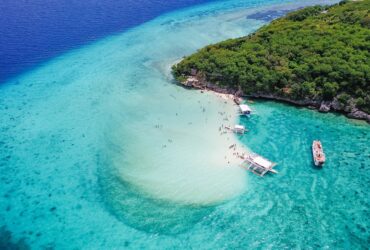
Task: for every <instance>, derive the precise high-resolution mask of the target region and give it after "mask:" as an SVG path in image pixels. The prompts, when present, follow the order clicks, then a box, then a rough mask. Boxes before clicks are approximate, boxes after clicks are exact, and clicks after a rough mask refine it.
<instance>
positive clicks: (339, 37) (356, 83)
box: [172, 0, 370, 123]
mask: <svg viewBox="0 0 370 250" xmlns="http://www.w3.org/2000/svg"><path fill="white" fill-rule="evenodd" d="M369 10H370V0H362V1H360V0H358V1H342V2H340V3H338V4H335V5H332V6H312V7H307V8H304V9H300V10H297V11H294V12H291V13H288V14H287V15H286V16H284V17H282V18H278V19H276V20H274V21H272V22H271V23H270V24H268V25H266V26H264V27H262V28H260V29H259V30H258V31H256V32H255V33H253V34H250V35H248V36H245V37H241V38H237V39H229V40H226V41H223V42H220V43H217V44H213V45H209V46H206V47H205V48H202V49H200V50H199V51H197V52H196V53H195V54H193V55H190V56H186V57H184V58H183V60H182V61H180V62H179V63H177V64H176V65H174V66H173V67H172V72H173V75H174V77H175V79H176V80H177V81H178V82H180V83H181V84H183V85H185V86H187V87H194V88H201V89H210V90H213V91H217V92H222V93H229V94H234V95H236V96H247V97H252V98H266V99H273V100H279V101H285V102H289V103H293V104H296V105H301V106H307V107H312V108H316V109H318V110H320V111H322V112H329V111H336V112H341V113H344V114H346V115H347V116H348V117H351V118H356V119H363V120H366V121H367V122H369V123H370V11H369Z"/></svg>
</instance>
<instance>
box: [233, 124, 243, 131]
mask: <svg viewBox="0 0 370 250" xmlns="http://www.w3.org/2000/svg"><path fill="white" fill-rule="evenodd" d="M234 128H235V129H241V130H244V129H245V127H244V126H243V125H235V127H234Z"/></svg>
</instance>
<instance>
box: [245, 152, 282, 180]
mask: <svg viewBox="0 0 370 250" xmlns="http://www.w3.org/2000/svg"><path fill="white" fill-rule="evenodd" d="M276 165H277V164H276V163H274V162H271V161H269V160H267V159H265V158H263V157H262V156H260V155H258V154H255V153H250V154H249V155H247V156H246V157H244V162H243V163H242V167H244V168H246V169H247V170H249V171H251V172H252V173H254V174H256V175H259V176H264V175H265V174H266V173H268V172H271V173H274V174H277V173H278V172H277V171H276V170H274V169H272V168H273V167H274V166H276Z"/></svg>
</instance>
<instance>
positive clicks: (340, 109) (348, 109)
mask: <svg viewBox="0 0 370 250" xmlns="http://www.w3.org/2000/svg"><path fill="white" fill-rule="evenodd" d="M175 82H176V83H177V84H178V85H180V86H182V87H184V88H188V89H200V90H203V91H205V90H207V91H212V92H215V93H218V94H223V95H231V96H233V98H232V99H233V100H234V102H235V103H238V102H240V101H241V100H240V99H243V98H246V97H248V98H252V99H262V100H272V101H277V102H283V103H288V104H291V105H294V106H299V107H306V108H309V109H312V110H317V111H318V112H321V113H329V112H331V113H338V114H342V115H345V116H346V117H347V118H349V119H355V120H362V121H366V122H367V123H368V124H370V114H368V113H366V112H364V111H362V110H359V109H357V108H356V107H354V106H351V105H347V106H345V105H343V104H341V103H339V101H338V100H337V99H336V98H334V100H332V101H323V100H309V99H306V100H293V99H289V98H286V97H280V96H275V95H273V94H263V93H254V94H244V93H243V92H242V90H240V89H239V90H235V89H232V88H223V87H220V86H217V85H215V84H212V83H208V82H205V83H204V82H203V81H201V80H199V79H198V78H196V77H194V76H188V77H187V79H186V81H184V82H179V81H176V80H175Z"/></svg>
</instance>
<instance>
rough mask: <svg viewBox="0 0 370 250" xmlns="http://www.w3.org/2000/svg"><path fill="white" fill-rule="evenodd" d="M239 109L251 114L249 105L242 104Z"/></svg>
mask: <svg viewBox="0 0 370 250" xmlns="http://www.w3.org/2000/svg"><path fill="white" fill-rule="evenodd" d="M239 108H240V110H241V111H242V112H251V111H252V110H251V108H250V107H249V106H248V105H247V104H241V105H239Z"/></svg>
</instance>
